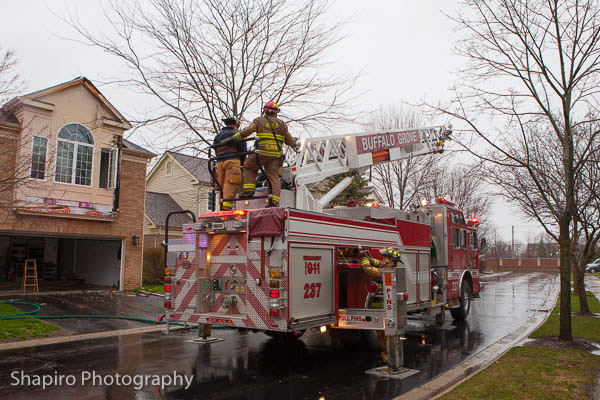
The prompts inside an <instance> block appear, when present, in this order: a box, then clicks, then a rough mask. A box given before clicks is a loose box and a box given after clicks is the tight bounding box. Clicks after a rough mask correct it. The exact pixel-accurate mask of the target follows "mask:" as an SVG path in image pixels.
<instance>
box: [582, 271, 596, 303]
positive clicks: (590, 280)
mask: <svg viewBox="0 0 600 400" xmlns="http://www.w3.org/2000/svg"><path fill="white" fill-rule="evenodd" d="M585 289H586V290H589V291H590V292H592V293H594V296H596V298H597V299H598V300H600V279H598V278H596V277H595V276H593V275H586V277H585Z"/></svg>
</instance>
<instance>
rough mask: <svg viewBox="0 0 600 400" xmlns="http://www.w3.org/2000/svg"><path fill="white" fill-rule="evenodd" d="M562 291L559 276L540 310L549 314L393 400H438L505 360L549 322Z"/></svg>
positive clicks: (539, 315) (539, 313)
mask: <svg viewBox="0 0 600 400" xmlns="http://www.w3.org/2000/svg"><path fill="white" fill-rule="evenodd" d="M559 291H560V281H559V280H558V277H556V282H555V284H554V288H553V289H552V291H551V292H550V293H549V294H548V296H547V297H546V300H545V301H544V304H543V305H542V306H541V307H540V309H541V310H547V311H537V312H536V313H535V314H534V315H533V316H532V317H530V318H529V319H528V320H527V322H526V323H524V324H523V325H521V327H519V328H518V329H517V330H515V331H514V332H511V333H509V334H508V335H506V336H504V337H503V338H502V339H500V340H499V341H497V342H496V343H494V344H492V345H490V346H489V347H487V348H486V349H485V350H483V351H481V352H479V353H477V354H476V355H475V356H473V357H472V358H470V359H468V360H467V361H465V362H464V363H462V364H460V365H459V366H457V367H454V368H452V369H451V370H449V371H447V372H446V373H444V374H442V375H440V376H438V377H437V378H435V379H434V380H432V381H430V382H427V383H426V384H425V385H423V386H420V387H418V388H415V389H413V390H411V391H410V392H407V393H405V394H403V395H401V396H399V397H396V398H395V399H394V400H429V399H436V398H438V397H440V396H442V395H444V394H446V393H447V392H449V391H450V390H452V389H453V388H454V387H456V386H458V385H460V384H461V383H462V382H464V381H466V380H467V379H469V378H471V377H472V376H473V375H475V374H476V373H478V372H480V371H482V370H484V369H485V368H487V367H488V366H489V365H491V364H492V363H493V362H494V361H496V360H497V359H498V358H500V357H502V356H503V355H504V354H505V353H506V352H507V351H508V350H510V349H511V348H513V347H514V346H515V345H517V344H519V343H520V342H521V341H522V340H523V339H525V338H526V337H528V336H529V335H530V334H531V333H532V332H533V331H534V330H535V329H536V328H537V327H538V326H540V325H541V324H543V323H544V322H545V321H546V320H547V319H548V317H549V316H550V313H551V312H552V309H553V308H554V306H555V305H556V301H557V300H558V293H559Z"/></svg>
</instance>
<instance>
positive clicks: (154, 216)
mask: <svg viewBox="0 0 600 400" xmlns="http://www.w3.org/2000/svg"><path fill="white" fill-rule="evenodd" d="M182 210H183V209H182V208H181V207H179V205H178V204H177V203H176V202H175V200H173V198H172V197H171V196H169V195H168V194H167V193H156V192H146V210H145V213H146V216H147V217H148V218H150V220H151V221H152V222H154V224H155V225H156V226H165V221H166V218H167V215H168V214H169V213H170V212H171V211H182ZM190 222H192V219H191V218H190V217H189V216H188V215H185V214H176V215H173V216H172V217H171V218H170V219H169V225H170V226H173V227H175V226H181V225H183V224H189V223H190Z"/></svg>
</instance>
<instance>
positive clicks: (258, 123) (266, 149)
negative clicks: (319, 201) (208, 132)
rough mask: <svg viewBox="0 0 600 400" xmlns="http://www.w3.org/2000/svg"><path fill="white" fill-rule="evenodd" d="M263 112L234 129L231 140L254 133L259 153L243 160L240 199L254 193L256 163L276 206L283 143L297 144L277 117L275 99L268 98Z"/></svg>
mask: <svg viewBox="0 0 600 400" xmlns="http://www.w3.org/2000/svg"><path fill="white" fill-rule="evenodd" d="M263 110H264V115H263V116H262V117H258V118H256V119H255V120H254V121H252V123H251V124H250V126H248V127H246V128H244V129H242V130H241V131H239V132H237V133H236V134H235V135H234V136H233V139H234V140H242V139H244V138H247V137H248V136H250V135H251V134H252V133H256V136H257V139H256V148H257V149H258V155H256V154H251V155H249V156H248V158H246V162H245V163H244V176H243V178H244V186H243V192H242V194H241V195H240V198H250V197H253V196H254V191H255V190H256V175H257V174H258V163H259V162H260V165H262V167H263V169H264V170H265V174H266V175H267V176H266V178H267V179H268V180H269V183H270V187H271V203H270V205H271V206H273V207H278V206H279V195H280V193H281V182H280V176H279V175H280V171H281V166H282V165H283V151H282V148H283V145H284V144H287V145H288V146H290V147H293V148H296V147H297V139H295V138H293V137H292V136H291V135H290V133H289V132H288V127H287V125H286V123H285V122H283V121H282V120H281V119H279V118H277V113H278V112H279V111H280V110H279V106H278V105H277V103H275V102H274V101H267V102H266V103H265V105H264V107H263ZM257 157H258V160H257Z"/></svg>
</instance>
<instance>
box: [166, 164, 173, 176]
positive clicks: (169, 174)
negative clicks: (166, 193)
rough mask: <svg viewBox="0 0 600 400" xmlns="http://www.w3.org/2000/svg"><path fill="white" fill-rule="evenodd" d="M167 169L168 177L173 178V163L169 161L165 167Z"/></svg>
mask: <svg viewBox="0 0 600 400" xmlns="http://www.w3.org/2000/svg"><path fill="white" fill-rule="evenodd" d="M165 168H166V170H167V171H166V172H167V176H171V175H173V163H172V162H171V161H167V165H166V166H165Z"/></svg>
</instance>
